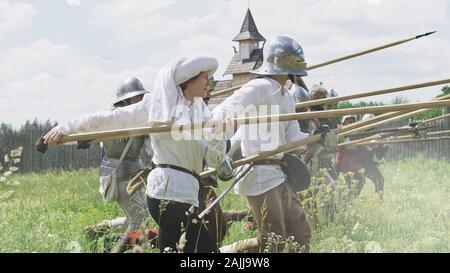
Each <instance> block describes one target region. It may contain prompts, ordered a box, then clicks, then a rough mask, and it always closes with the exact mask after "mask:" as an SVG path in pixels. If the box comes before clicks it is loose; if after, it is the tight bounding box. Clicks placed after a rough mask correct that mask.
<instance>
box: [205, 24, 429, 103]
mask: <svg viewBox="0 0 450 273" xmlns="http://www.w3.org/2000/svg"><path fill="white" fill-rule="evenodd" d="M435 32H436V31H432V32H427V33H424V34H421V35H417V36H413V37H410V38H407V39H403V40H399V41H396V42H392V43H389V44H385V45H382V46H378V47H374V48H369V49H367V50H363V51H360V52H355V53H353V54H349V55H346V56H343V57H339V58H336V59H332V60H329V61H326V62H322V63H319V64H315V65H310V66H308V67H307V68H306V69H308V70H313V69H316V68H319V67H323V66H326V65H330V64H334V63H338V62H342V61H345V60H348V59H352V58H356V57H359V56H363V55H366V54H369V53H372V52H376V51H380V50H383V49H386V48H390V47H393V46H397V45H401V44H404V43H407V42H410V41H413V40H417V39H420V38H422V37H426V36H429V35H431V34H433V33H435ZM242 86H244V85H239V86H235V87H232V88H228V89H224V90H220V91H216V92H213V93H211V97H217V96H221V95H225V94H228V93H231V92H233V91H236V90H238V89H239V88H241V87H242Z"/></svg>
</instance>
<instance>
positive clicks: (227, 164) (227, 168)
mask: <svg viewBox="0 0 450 273" xmlns="http://www.w3.org/2000/svg"><path fill="white" fill-rule="evenodd" d="M217 176H218V177H219V179H220V180H222V181H227V180H230V179H231V178H232V177H233V168H232V167H231V159H230V158H229V157H228V156H225V158H224V160H223V162H222V164H221V165H220V167H219V168H218V169H217Z"/></svg>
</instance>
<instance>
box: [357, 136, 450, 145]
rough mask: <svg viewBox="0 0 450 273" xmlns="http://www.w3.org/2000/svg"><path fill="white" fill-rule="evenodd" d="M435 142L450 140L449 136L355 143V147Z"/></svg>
mask: <svg viewBox="0 0 450 273" xmlns="http://www.w3.org/2000/svg"><path fill="white" fill-rule="evenodd" d="M437 140H450V136H444V137H426V138H406V139H399V140H381V141H370V142H362V143H357V144H356V146H371V145H386V144H398V143H411V142H423V141H437Z"/></svg>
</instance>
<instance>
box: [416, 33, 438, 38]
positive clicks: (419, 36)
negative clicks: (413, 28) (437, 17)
mask: <svg viewBox="0 0 450 273" xmlns="http://www.w3.org/2000/svg"><path fill="white" fill-rule="evenodd" d="M435 32H437V31H431V32H427V33H425V34H422V35H417V36H416V39H419V38H422V37H425V36H428V35H431V34H433V33H435Z"/></svg>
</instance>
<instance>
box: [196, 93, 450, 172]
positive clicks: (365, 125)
mask: <svg viewBox="0 0 450 273" xmlns="http://www.w3.org/2000/svg"><path fill="white" fill-rule="evenodd" d="M447 99H450V95H446V96H443V97H440V98H437V99H435V100H433V102H436V101H444V100H447ZM424 111H426V109H421V110H417V111H411V110H406V111H398V112H392V113H386V114H382V115H380V116H378V117H373V118H371V119H368V120H365V121H358V122H355V123H352V124H349V125H346V126H344V127H342V128H339V129H334V130H332V131H334V132H335V133H336V134H337V135H338V136H345V135H347V134H349V133H357V132H363V131H366V130H368V129H372V128H374V127H376V126H378V125H379V124H377V123H381V124H384V123H387V122H390V121H393V120H397V119H401V118H407V117H410V116H414V115H417V114H421V113H423V112H424ZM374 121H378V122H375V123H374ZM319 140H320V135H313V136H310V137H307V138H304V139H301V140H298V141H295V142H292V143H288V144H284V145H281V146H279V147H278V148H276V149H274V150H272V151H265V152H261V153H259V154H256V155H252V156H249V157H246V158H243V159H240V160H237V161H234V162H232V163H231V166H232V167H233V168H237V167H239V166H242V165H245V164H250V163H252V162H256V161H259V160H262V159H265V158H267V157H270V156H274V155H276V154H279V153H287V152H290V151H293V150H295V149H297V148H298V147H300V146H302V145H307V144H311V143H314V142H317V141H319ZM214 172H215V169H212V168H211V169H208V170H206V171H204V172H202V173H201V174H200V176H201V177H207V176H210V175H212V174H214Z"/></svg>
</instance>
